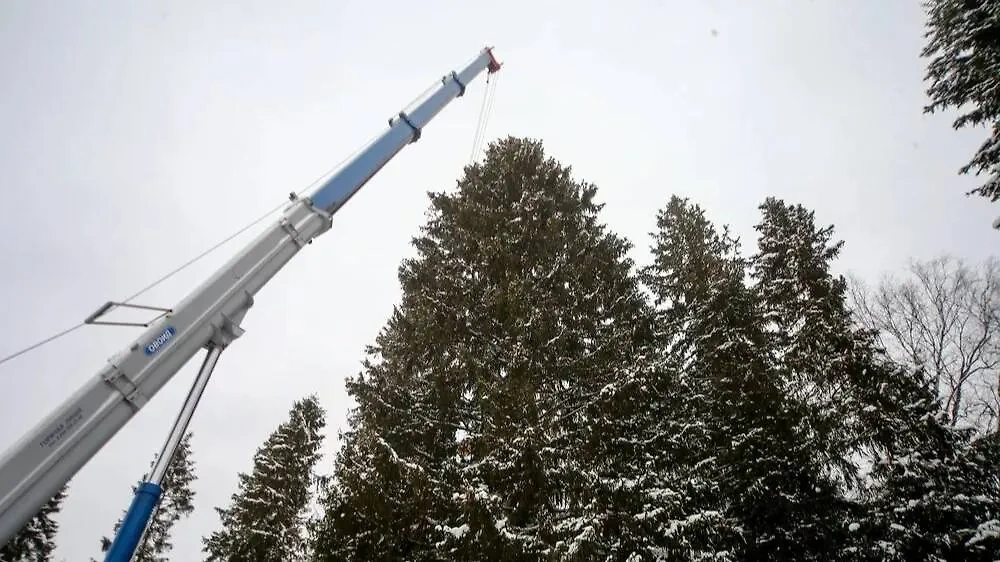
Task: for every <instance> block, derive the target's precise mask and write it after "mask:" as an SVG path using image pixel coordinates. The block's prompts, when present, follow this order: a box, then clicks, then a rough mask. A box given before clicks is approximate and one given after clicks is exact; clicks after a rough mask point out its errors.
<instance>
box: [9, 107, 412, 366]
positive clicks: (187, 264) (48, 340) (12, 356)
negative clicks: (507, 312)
mask: <svg viewBox="0 0 1000 562" xmlns="http://www.w3.org/2000/svg"><path fill="white" fill-rule="evenodd" d="M425 93H426V92H425ZM421 95H423V94H421ZM417 97H420V96H417ZM411 103H412V102H411ZM379 135H381V133H379V134H376V135H374V136H372V138H371V139H370V140H369V141H368V142H366V143H365V144H363V145H361V146H360V147H359V148H358V149H357V150H355V151H354V152H353V153H351V154H350V155H348V156H347V157H345V158H344V159H343V160H341V161H340V162H339V163H337V164H336V165H334V166H333V167H332V168H330V169H329V170H327V171H326V172H324V173H323V174H321V175H320V176H319V177H317V178H316V179H315V180H313V181H312V183H310V184H309V185H307V186H305V187H304V188H302V189H301V190H299V191H298V192H297V193H296V194H295V195H296V196H301V195H302V194H303V193H305V192H306V191H308V190H310V189H312V188H313V187H314V186H316V185H317V184H319V183H320V182H321V181H323V180H324V179H326V178H329V177H330V176H331V175H332V174H333V172H334V171H336V170H337V169H338V168H340V167H341V166H343V165H344V164H345V163H346V162H347V161H348V160H350V159H351V158H354V157H355V156H356V155H357V154H358V153H360V152H361V151H362V150H364V149H366V148H368V147H369V146H371V144H372V143H373V142H375V139H377V138H378V136H379ZM287 204H288V202H287V200H285V201H282V202H281V204H279V205H276V206H274V207H273V208H271V210H269V211H268V212H267V213H265V214H262V215H260V216H259V217H257V218H256V219H254V220H253V222H251V223H249V224H247V225H246V226H244V227H243V228H241V229H239V230H237V231H236V232H234V233H233V234H231V235H229V236H227V237H226V238H224V239H222V240H221V241H219V242H217V243H215V244H214V245H212V246H211V247H209V248H208V249H206V250H205V251H203V252H201V253H200V254H198V255H197V256H195V257H194V258H192V259H190V260H188V261H186V262H184V263H183V264H181V265H180V266H178V267H176V268H174V269H172V270H171V271H170V272H169V273H167V274H166V275H163V276H162V277H160V278H158V279H157V280H156V281H153V282H152V283H150V284H149V285H146V286H145V287H143V288H142V289H141V290H139V291H137V292H136V293H134V294H132V295H131V296H129V297H128V298H127V299H125V300H123V301H121V304H128V303H130V302H132V301H133V300H135V299H137V298H139V297H141V296H142V295H144V294H146V293H147V292H149V291H151V290H152V289H154V288H156V287H157V286H159V285H160V284H162V283H164V282H166V281H167V280H168V279H170V278H171V277H173V276H175V275H177V274H178V273H180V272H182V271H184V270H185V269H187V268H189V267H191V266H192V265H194V264H195V263H196V262H198V261H200V260H202V259H204V258H205V257H206V256H208V255H209V254H211V253H212V252H214V251H216V250H218V249H219V248H221V247H222V246H224V245H226V244H227V243H228V242H230V241H232V240H233V239H234V238H236V237H237V236H239V235H241V234H243V233H244V232H246V231H248V230H250V229H251V228H253V227H255V226H257V225H258V224H260V223H261V222H263V221H264V220H266V219H267V218H268V217H270V216H271V215H273V214H274V213H276V212H277V211H280V210H281V209H282V208H283V207H284V206H285V205H287ZM86 325H87V323H86V322H79V323H77V324H75V325H73V326H72V327H70V328H67V329H65V330H62V331H61V332H57V333H55V334H53V335H51V336H49V337H47V338H45V339H43V340H41V341H38V342H36V343H33V344H31V345H29V346H27V347H24V348H22V349H19V350H17V351H15V352H13V353H11V354H9V355H5V356H3V357H0V365H3V364H4V363H6V362H8V361H10V360H12V359H16V358H17V357H20V356H21V355H24V354H25V353H28V352H30V351H34V350H35V349H38V348H39V347H42V346H43V345H45V344H47V343H51V342H53V341H55V340H57V339H59V338H62V337H64V336H67V335H69V334H71V333H73V332H75V331H76V330H79V329H80V328H82V327H84V326H86Z"/></svg>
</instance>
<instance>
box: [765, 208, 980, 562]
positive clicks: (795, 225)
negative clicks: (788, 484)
mask: <svg viewBox="0 0 1000 562" xmlns="http://www.w3.org/2000/svg"><path fill="white" fill-rule="evenodd" d="M761 210H762V212H763V219H762V221H761V223H760V224H759V225H758V226H757V230H758V231H759V233H760V238H759V240H758V246H759V248H760V252H759V254H758V255H757V256H756V257H755V260H754V268H753V274H754V277H755V278H756V279H757V281H758V289H759V291H760V293H761V295H762V299H763V304H764V308H765V310H766V314H767V318H768V326H769V330H770V332H771V335H772V339H773V345H775V347H776V349H777V352H778V357H780V365H781V374H782V378H783V380H784V382H785V385H786V387H787V388H788V394H789V397H791V398H793V399H794V400H796V401H797V402H799V403H800V404H802V405H803V406H805V411H806V413H807V415H806V416H805V418H804V422H805V424H806V426H807V427H808V435H809V440H810V448H811V450H812V457H813V461H814V462H819V463H820V464H821V465H822V466H824V467H825V468H826V469H827V471H828V472H830V473H832V474H838V475H839V476H840V478H838V481H839V482H840V484H841V486H842V490H844V491H848V489H853V490H854V491H861V492H863V493H862V494H861V495H860V496H857V497H859V498H860V499H859V501H858V502H857V503H854V504H847V503H845V502H839V503H840V506H839V507H840V509H838V510H833V511H832V512H831V511H830V510H828V511H827V514H828V515H829V517H827V518H826V528H818V529H817V530H819V531H820V532H822V533H823V534H824V535H826V536H828V537H829V538H830V542H829V544H830V546H829V547H828V549H829V552H830V553H840V554H841V555H843V556H844V557H845V558H846V559H848V560H866V559H867V560H929V559H939V560H977V559H983V560H985V559H991V558H984V556H987V557H988V556H990V555H991V554H990V553H992V552H995V548H996V540H997V539H996V537H995V536H994V535H995V533H993V529H992V527H991V525H993V526H995V518H996V515H997V508H998V503H997V497H998V496H997V476H996V474H997V473H996V468H997V465H996V464H995V462H996V456H995V454H993V453H992V452H991V451H992V449H991V447H990V446H988V445H987V444H986V443H985V442H984V443H981V444H976V445H972V444H971V443H970V439H971V434H969V433H968V432H965V431H956V430H954V429H953V428H950V427H948V425H947V423H946V420H945V419H944V418H942V417H940V416H938V415H937V412H938V404H936V401H935V395H934V393H933V387H932V385H931V384H930V381H929V380H928V379H927V378H926V377H924V376H923V374H922V373H912V372H907V371H905V370H904V369H902V368H898V367H895V366H894V365H892V364H891V362H890V361H889V360H888V358H887V357H886V356H885V354H884V350H881V349H880V348H878V347H877V346H876V345H875V342H876V339H875V334H874V333H873V332H871V331H869V330H864V329H860V328H857V327H855V325H854V324H855V323H854V321H853V319H852V317H851V313H850V311H849V308H848V304H847V283H846V281H845V280H844V278H843V277H841V276H835V275H833V274H832V273H831V271H830V268H831V262H832V260H834V259H835V258H836V256H837V255H838V253H839V251H840V249H841V247H842V244H843V243H842V242H834V241H833V227H832V226H826V227H823V228H820V227H818V226H817V225H816V222H815V214H814V213H813V212H812V211H808V210H807V209H805V208H803V207H802V206H801V205H791V204H788V203H785V202H783V201H780V200H777V199H774V198H769V199H767V200H766V201H765V202H764V204H763V205H762V206H761ZM865 453H867V456H868V457H869V458H870V459H871V460H872V461H873V464H874V466H873V470H872V472H871V474H870V480H869V482H867V483H866V482H863V481H862V480H861V479H860V478H857V474H856V472H857V469H858V466H857V465H856V464H855V463H856V462H857V458H858V455H859V454H865ZM834 505H836V504H834ZM838 522H839V523H840V524H836V523H838ZM834 524H836V525H834ZM845 527H846V529H845ZM845 530H846V531H847V532H846V533H844V531H845Z"/></svg>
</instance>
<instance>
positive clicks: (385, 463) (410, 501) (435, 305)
mask: <svg viewBox="0 0 1000 562" xmlns="http://www.w3.org/2000/svg"><path fill="white" fill-rule="evenodd" d="M595 194H596V189H595V187H594V186H592V185H589V184H587V183H584V182H580V181H577V180H574V179H573V178H572V177H571V174H570V169H569V168H568V167H565V166H562V165H560V164H559V163H558V162H556V161H555V160H553V159H552V158H551V157H547V156H546V154H545V153H544V151H543V148H542V145H541V143H539V142H536V141H533V140H525V139H515V138H508V139H504V140H501V141H498V142H496V143H493V144H492V145H491V146H490V147H489V149H488V150H487V155H486V159H485V162H484V163H482V164H476V165H472V166H470V167H468V168H467V169H466V173H465V176H464V178H462V179H461V180H460V181H459V182H458V189H457V190H456V191H455V192H452V193H432V194H431V195H430V197H431V212H430V216H429V220H428V222H427V224H426V225H425V226H424V227H423V229H422V233H421V235H420V236H418V237H417V238H416V239H415V240H414V246H415V247H416V250H417V256H416V257H415V258H413V259H410V260H406V261H405V262H404V263H403V264H402V266H401V268H400V275H399V277H400V283H401V285H402V292H403V296H402V302H401V303H400V305H399V306H398V307H397V308H396V310H395V311H394V313H393V315H392V317H391V318H390V320H389V322H388V324H387V325H386V326H385V328H384V329H383V330H382V332H381V333H380V334H379V336H378V338H377V340H376V344H375V346H373V348H372V349H371V350H370V356H369V359H368V361H366V363H365V365H364V370H363V372H362V373H361V374H360V375H358V376H357V377H356V378H354V379H352V380H351V381H350V382H349V385H348V389H349V392H350V394H351V395H352V396H353V397H354V398H355V400H356V401H357V404H358V405H357V408H356V409H355V410H354V411H353V413H352V416H351V427H350V430H349V431H348V432H347V433H346V435H345V436H344V443H343V446H342V449H341V452H340V455H339V457H338V461H337V464H336V469H335V474H334V485H333V486H332V487H331V490H330V492H329V494H328V495H327V497H326V499H325V501H324V503H325V507H326V519H325V522H324V528H323V529H322V531H321V532H320V533H319V540H318V541H317V546H316V549H315V550H316V553H317V556H318V559H319V560H388V559H393V560H395V559H406V560H417V561H419V560H536V559H553V560H560V559H564V560H594V559H602V560H603V559H606V558H608V557H615V556H621V557H622V559H624V558H625V557H626V556H627V555H628V552H627V551H624V549H625V548H627V547H624V546H622V545H621V544H620V543H621V541H622V538H621V532H620V529H621V528H622V527H623V526H624V524H625V522H623V521H622V520H621V515H620V514H619V513H618V510H616V509H613V508H612V506H609V505H608V502H611V501H614V498H615V492H616V490H617V489H618V488H620V487H621V486H622V483H621V482H619V481H618V480H617V478H616V476H617V475H618V474H619V473H620V470H619V469H618V468H617V467H615V466H612V465H613V462H614V457H613V456H612V455H611V454H610V453H611V451H610V449H611V446H612V445H611V439H610V436H611V435H613V434H615V433H617V432H618V431H619V429H620V427H619V424H620V423H621V420H620V418H619V417H617V416H615V415H613V412H612V411H611V410H612V409H611V408H609V407H608V403H609V402H613V401H615V400H621V397H622V396H623V395H624V394H625V393H627V392H628V388H629V384H630V383H629V381H631V380H634V378H635V373H636V372H637V370H638V369H637V367H636V363H637V359H638V355H637V349H638V348H639V345H640V343H641V341H642V338H643V337H645V334H646V333H647V332H648V321H647V318H648V314H647V311H646V308H647V307H646V304H645V302H644V299H643V297H642V294H641V292H640V291H639V288H638V283H637V282H636V280H635V279H633V277H632V274H631V263H630V262H629V260H628V258H627V257H626V253H627V251H628V250H629V244H628V243H627V242H626V241H624V240H622V239H621V238H619V237H617V236H615V235H613V234H611V233H608V232H606V229H605V227H604V226H603V225H601V224H600V223H599V222H598V213H599V211H600V205H599V204H597V203H595V202H594V197H595Z"/></svg>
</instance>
